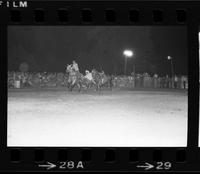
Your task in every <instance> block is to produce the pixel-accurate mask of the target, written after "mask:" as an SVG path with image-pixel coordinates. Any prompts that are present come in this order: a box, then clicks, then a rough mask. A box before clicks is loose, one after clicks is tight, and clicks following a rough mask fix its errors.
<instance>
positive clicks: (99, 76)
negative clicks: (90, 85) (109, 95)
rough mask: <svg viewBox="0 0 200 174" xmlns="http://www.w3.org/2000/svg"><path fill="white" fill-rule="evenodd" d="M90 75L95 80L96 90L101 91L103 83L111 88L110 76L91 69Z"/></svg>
mask: <svg viewBox="0 0 200 174" xmlns="http://www.w3.org/2000/svg"><path fill="white" fill-rule="evenodd" d="M92 77H93V79H94V81H95V84H96V90H97V91H101V89H102V87H103V86H105V85H108V86H109V87H110V89H112V78H110V77H108V76H106V75H105V73H104V72H98V71H96V70H95V69H93V70H92Z"/></svg>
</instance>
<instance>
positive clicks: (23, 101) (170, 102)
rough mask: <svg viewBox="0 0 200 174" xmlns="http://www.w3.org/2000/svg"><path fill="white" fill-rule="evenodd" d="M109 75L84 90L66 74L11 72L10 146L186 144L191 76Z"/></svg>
mask: <svg viewBox="0 0 200 174" xmlns="http://www.w3.org/2000/svg"><path fill="white" fill-rule="evenodd" d="M108 77H109V79H110V83H106V84H105V85H103V86H102V89H101V90H99V91H97V89H96V87H95V85H91V86H90V87H89V88H88V89H87V88H86V87H85V86H83V88H82V89H81V91H80V92H79V90H78V88H77V87H74V89H73V90H72V91H70V90H69V89H68V85H67V76H66V75H65V73H55V72H54V73H53V72H52V73H50V72H26V73H22V72H8V140H7V141H8V146H73V147H74V146H91V147H95V146H124V147H127V146H136V147H137V146H138V147H141V146H142V147H147V146H152V147H153V146H154V147H156V146H164V147H168V146H179V147H181V146H186V144H187V112H188V108H187V107H188V106H187V102H188V97H187V88H188V81H187V76H181V75H180V76H175V78H173V79H171V78H170V77H168V76H164V77H160V76H159V75H157V74H154V75H149V74H148V73H144V74H136V75H134V74H131V75H128V76H118V75H112V76H108ZM149 123H151V124H149Z"/></svg>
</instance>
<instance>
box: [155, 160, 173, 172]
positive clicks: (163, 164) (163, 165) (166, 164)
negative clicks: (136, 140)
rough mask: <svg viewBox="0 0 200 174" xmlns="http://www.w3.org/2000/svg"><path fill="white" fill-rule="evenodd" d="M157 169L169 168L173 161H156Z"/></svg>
mask: <svg viewBox="0 0 200 174" xmlns="http://www.w3.org/2000/svg"><path fill="white" fill-rule="evenodd" d="M156 164H157V165H156V169H157V170H169V169H170V168H171V167H172V163H171V162H162V161H159V162H157V163H156Z"/></svg>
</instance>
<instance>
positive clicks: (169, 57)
mask: <svg viewBox="0 0 200 174" xmlns="http://www.w3.org/2000/svg"><path fill="white" fill-rule="evenodd" d="M167 60H170V62H171V76H172V78H173V76H174V65H173V59H172V57H171V56H167Z"/></svg>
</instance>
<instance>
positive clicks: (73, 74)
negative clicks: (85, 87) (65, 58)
mask: <svg viewBox="0 0 200 174" xmlns="http://www.w3.org/2000/svg"><path fill="white" fill-rule="evenodd" d="M66 73H67V74H68V79H67V84H68V89H69V90H70V91H72V90H73V89H74V87H75V86H77V87H78V89H79V92H80V91H81V88H82V78H83V75H82V74H81V73H80V72H77V71H74V70H73V69H72V68H71V67H70V66H69V67H67V69H66Z"/></svg>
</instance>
